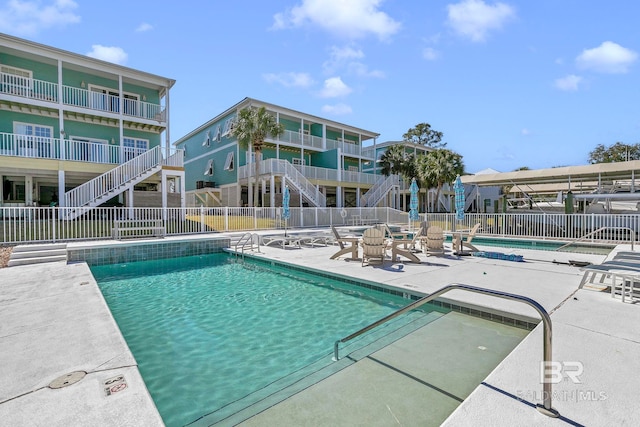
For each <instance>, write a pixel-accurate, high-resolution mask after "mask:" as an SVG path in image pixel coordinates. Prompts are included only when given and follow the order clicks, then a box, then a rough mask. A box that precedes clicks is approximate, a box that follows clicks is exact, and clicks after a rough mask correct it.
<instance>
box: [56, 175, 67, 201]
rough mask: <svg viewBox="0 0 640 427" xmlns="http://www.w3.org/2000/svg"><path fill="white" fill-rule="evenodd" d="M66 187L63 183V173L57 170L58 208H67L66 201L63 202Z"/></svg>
mask: <svg viewBox="0 0 640 427" xmlns="http://www.w3.org/2000/svg"><path fill="white" fill-rule="evenodd" d="M65 189H66V185H65V182H64V171H63V170H58V206H60V207H67V201H66V200H65V197H64V194H65V192H66V191H65Z"/></svg>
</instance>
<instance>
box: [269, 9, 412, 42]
mask: <svg viewBox="0 0 640 427" xmlns="http://www.w3.org/2000/svg"><path fill="white" fill-rule="evenodd" d="M382 1H383V0H349V1H345V0H302V3H300V4H298V5H296V6H294V7H293V8H291V9H289V10H287V11H285V12H281V13H278V14H276V15H274V17H273V26H272V28H273V29H276V30H278V29H284V28H297V27H302V26H304V25H306V24H312V25H315V26H318V27H320V28H323V29H324V30H326V31H328V32H330V33H332V34H335V35H338V36H341V37H346V38H350V39H355V38H362V37H365V36H367V35H369V34H374V35H376V36H377V37H378V38H380V39H382V40H384V39H388V38H389V37H390V36H392V35H393V34H395V33H396V32H398V31H399V30H400V27H401V26H402V25H401V24H400V22H397V21H395V20H393V19H392V18H391V17H390V16H389V15H387V14H386V13H384V12H381V11H380V10H379V7H380V4H381V3H382Z"/></svg>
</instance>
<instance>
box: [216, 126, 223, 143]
mask: <svg viewBox="0 0 640 427" xmlns="http://www.w3.org/2000/svg"><path fill="white" fill-rule="evenodd" d="M221 136H222V126H221V125H218V128H217V129H216V137H215V138H216V142H220V138H221Z"/></svg>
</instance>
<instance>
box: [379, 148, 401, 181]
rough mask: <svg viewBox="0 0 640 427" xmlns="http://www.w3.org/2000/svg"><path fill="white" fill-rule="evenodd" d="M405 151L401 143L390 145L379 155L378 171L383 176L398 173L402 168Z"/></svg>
mask: <svg viewBox="0 0 640 427" xmlns="http://www.w3.org/2000/svg"><path fill="white" fill-rule="evenodd" d="M406 157H407V153H406V151H405V149H404V147H403V146H402V145H392V146H391V147H389V148H387V150H386V151H385V152H384V153H382V156H380V167H381V170H380V172H381V173H382V175H384V176H389V175H391V174H398V175H400V174H401V173H402V172H403V170H404V164H405V162H406Z"/></svg>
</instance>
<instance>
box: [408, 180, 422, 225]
mask: <svg viewBox="0 0 640 427" xmlns="http://www.w3.org/2000/svg"><path fill="white" fill-rule="evenodd" d="M409 191H410V193H411V200H410V201H409V209H410V210H409V219H410V220H411V221H417V220H419V219H420V214H419V213H418V191H420V189H419V188H418V184H417V183H416V179H415V178H412V179H411V186H410V187H409Z"/></svg>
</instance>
